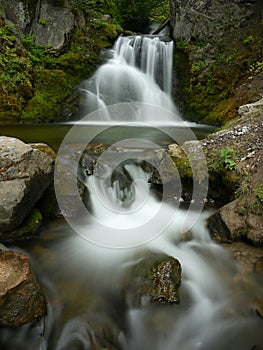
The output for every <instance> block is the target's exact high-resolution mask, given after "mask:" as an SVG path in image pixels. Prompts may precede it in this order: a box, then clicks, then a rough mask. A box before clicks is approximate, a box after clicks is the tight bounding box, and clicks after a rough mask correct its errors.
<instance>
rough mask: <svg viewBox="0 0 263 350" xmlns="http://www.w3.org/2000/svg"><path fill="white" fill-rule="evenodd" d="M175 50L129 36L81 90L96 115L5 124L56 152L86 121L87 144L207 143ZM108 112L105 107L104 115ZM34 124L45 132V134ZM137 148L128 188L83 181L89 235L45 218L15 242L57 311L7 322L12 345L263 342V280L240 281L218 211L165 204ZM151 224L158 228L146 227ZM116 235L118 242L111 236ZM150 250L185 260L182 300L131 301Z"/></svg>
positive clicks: (82, 132)
mask: <svg viewBox="0 0 263 350" xmlns="http://www.w3.org/2000/svg"><path fill="white" fill-rule="evenodd" d="M171 54H172V43H170V42H169V43H166V42H165V41H162V40H160V38H156V37H146V38H142V37H140V36H137V37H133V38H132V37H128V38H120V39H119V40H118V41H117V43H116V44H115V47H114V50H113V52H112V57H111V58H110V60H109V61H108V62H106V64H105V65H103V66H102V67H100V68H99V70H98V71H97V72H96V74H95V75H94V77H93V78H92V79H90V80H88V81H85V82H84V83H83V85H82V87H81V93H84V95H85V96H86V98H87V103H86V104H87V114H89V115H90V117H88V118H84V120H81V121H78V122H71V123H67V124H59V125H49V126H44V127H42V126H41V127H39V126H29V127H25V126H21V127H19V128H15V129H12V127H4V128H3V129H2V130H1V131H2V133H3V134H8V135H11V136H17V137H21V138H22V139H24V140H25V141H27V142H39V141H41V142H47V143H49V144H50V145H52V146H53V147H54V148H55V149H58V147H59V145H60V144H61V141H62V139H63V138H64V136H65V135H66V134H67V132H68V131H69V129H70V128H71V127H72V125H74V128H75V127H76V125H77V129H76V131H77V132H76V133H77V139H76V140H75V142H76V143H78V142H79V143H80V144H85V140H86V139H88V140H89V142H93V143H100V142H101V143H107V144H115V143H118V142H119V141H120V140H125V139H128V138H129V139H131V138H136V137H137V138H140V139H145V140H146V144H147V142H148V141H150V142H153V143H155V144H156V145H158V146H160V147H163V146H165V145H167V144H168V143H171V142H173V141H174V140H175V141H178V140H179V143H180V144H181V143H182V142H183V140H184V139H191V136H192V138H193V139H197V138H202V137H203V136H204V135H205V134H206V133H207V132H209V130H208V129H202V127H200V126H198V125H196V124H194V123H193V124H187V122H185V121H182V120H181V119H180V118H177V119H176V116H178V111H177V109H176V107H175V106H174V104H173V102H172V100H171V80H169V78H170V77H171V75H172V74H171V68H172V65H171V57H172V56H171ZM165 62H166V63H165ZM111 73H112V74H111ZM103 77H104V78H103ZM105 77H107V78H105ZM134 84H135V85H134ZM112 87H114V88H112ZM149 89H150V91H148V90H149ZM131 97H132V98H131ZM127 101H128V103H130V102H131V103H137V102H140V103H141V104H142V110H141V109H140V108H139V109H138V108H137V105H135V106H136V113H132V116H131V115H130V114H127V113H126V111H127V110H126V109H124V112H125V113H124V115H121V114H122V113H117V114H116V113H113V112H116V109H114V108H113V109H112V108H110V107H109V106H111V104H112V103H126V102H127ZM145 104H150V105H151V106H152V105H154V106H156V108H157V110H158V111H160V110H161V109H162V108H166V110H168V113H165V118H164V119H162V118H161V117H160V114H157V116H156V118H153V117H152V116H153V114H150V115H148V114H147V115H144V113H142V112H145V110H144V107H143V106H145ZM132 106H134V105H132ZM139 107H140V106H139ZM89 108H90V109H89ZM97 108H101V111H102V112H101V113H99V114H96V112H95V113H94V111H96V109H97ZM120 110H121V111H123V109H122V108H121V109H120ZM120 110H118V112H119V111H120ZM171 115H175V119H173V118H172V117H171ZM96 116H97V117H98V116H99V117H98V118H96ZM134 123H135V124H134ZM140 123H142V124H143V125H139V124H140ZM116 124H118V125H117V126H116ZM105 126H106V127H105ZM38 128H39V129H38ZM43 128H45V131H43ZM189 128H192V130H193V131H194V133H192V132H190V133H189ZM8 130H9V132H8ZM28 130H30V131H29V132H28ZM35 130H39V131H40V132H41V130H42V132H41V136H39V135H37V134H36V133H35ZM171 130H174V132H171ZM199 131H200V135H197V136H196V133H198V132H199ZM44 132H45V135H44ZM42 133H43V134H42ZM70 140H71V139H70ZM66 146H67V147H70V143H69V144H67V145H66ZM124 148H125V147H124ZM67 149H68V148H67ZM140 151H141V152H140ZM133 152H134V151H133ZM133 152H131V150H129V151H128V152H127V162H123V163H122V166H123V168H124V170H125V171H123V172H122V174H123V173H124V174H126V176H127V179H128V180H129V181H128V182H129V186H127V187H126V188H123V187H121V185H120V181H119V179H118V178H117V180H115V181H114V182H113V183H112V184H111V185H109V184H108V182H107V184H106V180H107V181H108V178H105V177H103V176H102V177H98V176H94V175H91V176H86V177H84V179H83V178H82V180H81V181H82V183H84V184H85V186H86V187H87V188H88V190H89V196H90V206H91V213H92V215H91V218H90V217H89V218H88V220H86V219H85V218H84V219H83V218H82V221H81V234H77V233H76V232H75V231H74V230H73V229H72V228H71V226H70V225H69V223H68V221H66V220H64V219H58V220H54V221H52V222H46V223H45V224H44V225H43V227H42V228H41V231H40V234H39V237H38V238H37V239H35V240H31V241H27V242H21V243H20V244H19V245H17V246H15V247H14V248H15V249H18V250H21V251H23V252H25V253H26V254H28V255H29V256H30V258H31V261H32V264H33V267H34V270H35V271H36V274H37V276H38V278H39V280H40V281H41V284H42V285H43V288H44V291H45V294H46V295H47V298H48V314H47V316H46V317H45V318H43V319H41V320H39V321H37V322H34V323H32V324H29V325H24V326H23V327H20V328H19V329H1V330H0V349H1V350H84V349H121V350H195V349H201V350H211V349H213V350H228V349H229V350H230V349H231V350H232V349H233V350H251V349H253V346H254V345H259V344H262V320H260V319H259V317H258V316H257V315H256V314H255V312H254V311H252V309H251V308H250V306H249V304H250V301H251V300H253V298H254V297H255V295H256V293H257V291H258V290H259V286H258V285H257V282H256V280H254V279H253V276H252V275H251V276H250V277H251V280H250V281H249V283H248V284H247V286H248V287H247V289H244V286H241V284H239V283H238V282H237V281H236V280H235V278H234V277H235V274H236V272H237V271H239V269H240V267H239V266H238V265H237V263H236V262H234V261H233V259H232V258H231V257H230V255H229V254H228V253H227V252H226V251H225V250H224V249H223V248H222V247H221V246H219V245H218V244H216V243H214V242H213V241H212V240H211V239H210V236H209V232H208V230H207V228H206V220H207V217H208V216H209V215H211V211H209V210H204V211H202V212H201V213H200V215H198V219H197V217H196V212H195V208H194V207H193V208H192V209H190V210H189V209H188V210H187V209H185V207H183V208H182V206H181V201H180V200H181V198H173V199H172V200H165V199H163V200H160V198H159V197H158V196H156V193H155V192H154V191H153V189H152V188H151V186H150V185H149V183H148V180H149V176H150V175H151V174H150V173H148V172H145V171H144V168H143V167H142V166H141V164H142V163H141V161H140V160H141V159H142V158H143V157H138V158H139V159H140V160H138V159H136V157H135V156H134V153H133ZM136 152H138V149H136ZM144 152H145V149H141V150H140V149H139V153H141V154H143V153H144ZM146 153H147V152H146ZM131 155H132V157H131ZM117 157H118V156H117ZM131 158H132V159H131ZM110 163H111V162H109V164H107V169H109V168H110ZM113 164H114V162H113ZM84 170H85V169H84ZM110 170H111V172H112V171H113V170H114V169H110ZM160 213H161V214H160ZM185 222H187V223H189V222H191V223H192V224H191V225H189V227H188V229H187V232H184V230H183V229H182V227H185ZM143 225H145V227H147V230H145V232H143V230H142V231H141V232H140V230H141V227H143ZM102 227H104V228H106V230H105V232H101V228H102ZM137 229H138V232H139V233H140V234H139V235H138V237H136V239H134V240H133V237H130V232H137ZM109 232H113V236H114V237H113V236H112V237H111V236H105V234H106V235H107V233H109ZM103 234H104V236H103ZM98 237H99V238H100V240H98ZM149 251H150V252H163V253H165V254H167V255H170V256H173V257H174V258H176V259H178V260H179V261H180V263H181V265H182V283H181V286H180V289H179V291H180V298H181V302H180V304H179V305H163V304H156V303H155V304H150V303H147V302H144V303H143V306H142V307H141V308H133V307H129V306H128V307H126V306H124V304H123V301H122V300H121V298H120V280H121V279H122V277H123V276H125V271H126V267H127V266H129V265H131V264H135V263H136V262H137V261H138V254H140V259H142V258H143V256H144V254H147V255H148V254H149ZM145 252H147V253H145ZM254 349H255V348H254Z"/></svg>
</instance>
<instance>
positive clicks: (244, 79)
mask: <svg viewBox="0 0 263 350" xmlns="http://www.w3.org/2000/svg"><path fill="white" fill-rule="evenodd" d="M170 8H171V25H172V36H173V38H174V40H175V44H176V53H175V61H176V67H177V77H178V81H179V83H177V86H176V98H177V99H178V100H179V101H180V100H182V101H183V102H184V104H183V106H182V107H183V108H184V110H185V113H186V114H187V115H188V116H189V117H191V118H192V119H197V120H198V119H201V120H205V121H207V122H209V123H213V124H219V125H220V124H223V123H225V122H226V121H228V120H229V119H231V118H234V117H236V116H237V109H238V106H240V105H242V104H245V103H251V102H255V101H256V100H258V99H259V98H260V97H261V94H262V86H263V61H262V56H263V55H262V53H263V52H262V48H263V7H262V1H261V0H254V1H247V0H234V1H231V2H226V1H223V0H213V1H210V0H202V1H201V0H200V1H195V0H190V1H186V0H170ZM178 90H179V92H178Z"/></svg>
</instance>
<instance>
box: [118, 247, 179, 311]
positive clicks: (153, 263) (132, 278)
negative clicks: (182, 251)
mask: <svg viewBox="0 0 263 350" xmlns="http://www.w3.org/2000/svg"><path fill="white" fill-rule="evenodd" d="M180 284H181V265H180V263H179V261H178V260H176V259H174V258H173V257H170V256H166V255H163V254H156V253H149V252H148V254H147V253H146V256H144V257H141V259H139V260H138V262H137V263H135V264H132V266H131V267H129V268H127V269H126V270H125V277H124V279H123V282H122V286H121V290H122V294H123V298H124V300H125V302H126V303H127V304H128V305H129V306H133V307H138V306H141V305H142V303H143V301H144V302H146V300H148V301H150V302H152V303H166V304H167V303H168V304H178V303H179V302H180V297H179V292H178V288H179V286H180Z"/></svg>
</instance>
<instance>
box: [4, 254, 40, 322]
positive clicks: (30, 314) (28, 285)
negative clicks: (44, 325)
mask: <svg viewBox="0 0 263 350" xmlns="http://www.w3.org/2000/svg"><path fill="white" fill-rule="evenodd" d="M45 314H46V298H45V296H44V294H43V291H42V289H41V287H40V284H39V282H38V281H37V278H36V276H35V275H34V272H33V270H32V268H31V266H30V262H29V259H28V257H27V256H25V255H23V254H21V253H18V252H14V251H11V250H5V249H0V326H1V327H18V326H21V325H22V324H24V323H27V322H31V321H33V320H35V319H36V318H38V317H41V316H44V315H45Z"/></svg>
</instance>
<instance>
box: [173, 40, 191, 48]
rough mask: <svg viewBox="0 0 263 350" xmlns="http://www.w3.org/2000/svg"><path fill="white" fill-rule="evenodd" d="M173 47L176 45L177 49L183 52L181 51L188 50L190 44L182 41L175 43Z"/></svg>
mask: <svg viewBox="0 0 263 350" xmlns="http://www.w3.org/2000/svg"><path fill="white" fill-rule="evenodd" d="M175 45H176V48H177V49H179V50H183V51H184V50H187V49H189V48H190V44H189V43H188V42H187V41H184V40H178V41H176V43H175Z"/></svg>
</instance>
